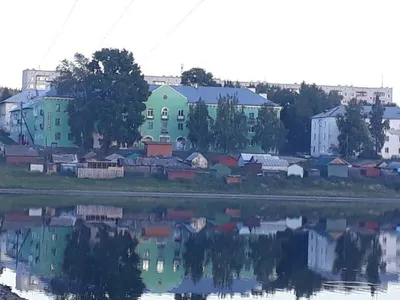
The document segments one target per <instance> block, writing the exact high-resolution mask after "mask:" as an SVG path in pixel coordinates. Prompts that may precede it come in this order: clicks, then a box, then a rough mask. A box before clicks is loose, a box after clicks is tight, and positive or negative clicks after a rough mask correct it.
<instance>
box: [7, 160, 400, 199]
mask: <svg viewBox="0 0 400 300" xmlns="http://www.w3.org/2000/svg"><path fill="white" fill-rule="evenodd" d="M0 188H26V189H68V190H69V189H74V190H108V191H153V192H207V193H238V194H239V193H243V194H281V195H309V196H343V197H393V198H395V197H399V195H398V194H399V193H398V190H399V189H400V184H399V183H397V182H395V181H393V182H380V181H377V180H376V179H358V180H357V181H354V180H350V179H336V180H325V179H322V178H317V179H316V178H304V179H277V178H259V177H254V178H247V179H245V180H244V181H243V183H242V184H240V185H227V184H225V183H224V182H223V181H222V180H217V179H215V178H211V177H207V176H202V177H199V178H197V179H196V180H194V181H167V180H165V179H160V178H154V177H148V178H145V177H142V176H130V177H125V178H119V179H112V180H92V179H78V178H76V177H68V176H60V175H46V174H41V173H30V172H28V171H27V169H26V168H18V167H10V166H5V165H1V167H0Z"/></svg>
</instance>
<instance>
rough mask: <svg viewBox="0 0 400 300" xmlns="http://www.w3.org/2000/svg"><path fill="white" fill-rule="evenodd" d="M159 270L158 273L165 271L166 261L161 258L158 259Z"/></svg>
mask: <svg viewBox="0 0 400 300" xmlns="http://www.w3.org/2000/svg"><path fill="white" fill-rule="evenodd" d="M157 272H158V273H162V272H164V262H163V261H162V260H161V259H159V260H158V261H157Z"/></svg>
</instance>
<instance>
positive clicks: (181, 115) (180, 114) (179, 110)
mask: <svg viewBox="0 0 400 300" xmlns="http://www.w3.org/2000/svg"><path fill="white" fill-rule="evenodd" d="M178 117H183V109H178Z"/></svg>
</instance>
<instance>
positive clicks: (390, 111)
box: [312, 105, 400, 119]
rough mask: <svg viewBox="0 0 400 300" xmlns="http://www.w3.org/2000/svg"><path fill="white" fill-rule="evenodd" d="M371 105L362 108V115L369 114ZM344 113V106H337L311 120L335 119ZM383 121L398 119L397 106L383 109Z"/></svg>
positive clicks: (399, 110)
mask: <svg viewBox="0 0 400 300" xmlns="http://www.w3.org/2000/svg"><path fill="white" fill-rule="evenodd" d="M371 108H372V106H371V105H365V106H363V113H364V114H369V113H370V112H371ZM344 113H345V106H344V105H339V106H336V107H334V108H332V109H330V110H327V111H325V112H322V113H320V114H318V115H315V116H313V117H312V119H320V118H329V117H331V118H336V117H337V116H339V115H343V114H344ZM383 118H384V119H400V108H399V107H397V106H388V107H385V112H384V114H383Z"/></svg>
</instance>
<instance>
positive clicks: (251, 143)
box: [249, 139, 254, 147]
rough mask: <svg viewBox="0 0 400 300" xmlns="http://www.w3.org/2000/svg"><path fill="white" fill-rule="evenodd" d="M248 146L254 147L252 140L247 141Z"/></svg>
mask: <svg viewBox="0 0 400 300" xmlns="http://www.w3.org/2000/svg"><path fill="white" fill-rule="evenodd" d="M249 146H250V147H253V146H254V141H253V140H252V139H250V140H249Z"/></svg>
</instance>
